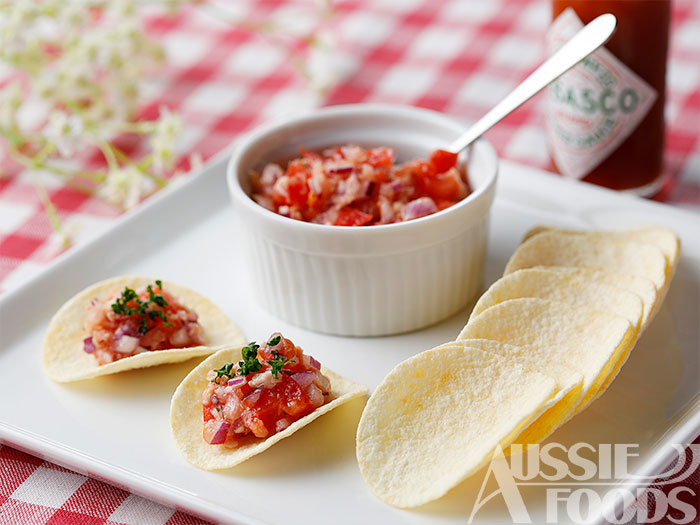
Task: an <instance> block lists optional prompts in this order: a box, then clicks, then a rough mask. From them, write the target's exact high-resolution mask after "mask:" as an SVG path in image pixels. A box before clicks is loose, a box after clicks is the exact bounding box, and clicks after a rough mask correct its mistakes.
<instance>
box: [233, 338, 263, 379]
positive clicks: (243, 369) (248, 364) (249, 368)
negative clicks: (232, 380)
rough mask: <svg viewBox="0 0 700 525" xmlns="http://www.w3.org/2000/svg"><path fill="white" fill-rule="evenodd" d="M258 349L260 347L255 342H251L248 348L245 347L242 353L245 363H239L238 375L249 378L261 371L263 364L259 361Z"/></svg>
mask: <svg viewBox="0 0 700 525" xmlns="http://www.w3.org/2000/svg"><path fill="white" fill-rule="evenodd" d="M258 348H260V345H258V344H256V343H255V341H251V342H250V343H248V345H247V346H244V347H243V349H242V351H241V355H242V356H243V361H239V362H238V366H239V369H238V373H239V374H240V375H242V376H247V375H250V374H253V373H255V372H258V371H260V369H261V368H262V363H261V362H260V361H258Z"/></svg>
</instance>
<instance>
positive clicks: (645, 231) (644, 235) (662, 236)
mask: <svg viewBox="0 0 700 525" xmlns="http://www.w3.org/2000/svg"><path fill="white" fill-rule="evenodd" d="M551 231H556V232H561V233H583V234H586V235H593V236H596V237H602V238H608V239H613V240H623V241H636V242H643V243H648V244H653V245H654V246H656V247H657V248H659V249H660V250H661V251H662V252H663V254H664V255H665V256H666V259H667V262H668V269H669V270H671V273H673V269H675V267H676V265H677V264H678V257H679V255H680V239H679V238H678V235H676V233H675V232H674V231H673V230H670V229H668V228H664V227H663V226H656V225H650V226H642V227H641V228H631V229H629V230H621V231H596V230H567V229H563V228H554V227H550V226H536V227H534V228H532V229H531V230H530V231H528V232H527V233H526V234H525V236H524V237H523V242H525V241H526V240H528V239H529V238H530V237H534V236H535V235H537V234H539V233H542V232H551Z"/></svg>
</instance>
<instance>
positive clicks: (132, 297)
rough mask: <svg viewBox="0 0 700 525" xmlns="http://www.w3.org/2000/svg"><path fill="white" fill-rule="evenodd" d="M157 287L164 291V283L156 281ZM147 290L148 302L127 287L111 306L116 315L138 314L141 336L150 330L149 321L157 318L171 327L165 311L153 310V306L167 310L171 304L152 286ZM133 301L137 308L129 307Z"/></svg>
mask: <svg viewBox="0 0 700 525" xmlns="http://www.w3.org/2000/svg"><path fill="white" fill-rule="evenodd" d="M156 286H158V288H160V289H161V290H162V286H163V282H162V281H160V280H156ZM146 289H147V290H148V301H145V302H144V301H142V300H141V299H140V298H139V296H138V294H137V293H136V292H135V291H134V290H133V289H131V288H129V287H128V286H125V287H124V290H123V291H122V295H121V297H117V300H116V301H115V302H114V303H112V305H111V306H112V311H113V312H114V313H115V314H121V315H134V314H137V315H138V316H139V334H141V335H144V334H145V333H146V332H148V330H149V329H150V327H149V326H148V320H149V319H150V320H151V321H154V320H155V319H156V318H160V319H162V320H163V324H164V325H166V326H171V324H170V323H169V322H168V318H167V317H166V315H165V312H164V311H163V310H152V309H151V305H153V304H155V305H157V306H160V307H161V308H165V307H166V306H168V304H169V303H168V301H166V300H165V297H163V296H162V295H161V294H156V293H155V292H154V291H153V288H152V287H151V285H150V284H149V285H148V287H147V288H146ZM131 301H135V302H136V306H135V307H131V306H128V303H129V302H131Z"/></svg>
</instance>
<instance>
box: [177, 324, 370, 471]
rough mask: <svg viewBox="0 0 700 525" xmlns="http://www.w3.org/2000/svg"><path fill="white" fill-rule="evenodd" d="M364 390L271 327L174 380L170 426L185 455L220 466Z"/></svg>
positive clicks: (231, 463)
mask: <svg viewBox="0 0 700 525" xmlns="http://www.w3.org/2000/svg"><path fill="white" fill-rule="evenodd" d="M366 393H367V388H366V387H364V386H362V385H359V384H357V383H353V382H352V381H349V380H348V379H345V378H343V377H341V376H339V375H337V374H335V373H334V372H332V371H331V370H328V369H327V368H325V367H323V366H321V363H319V362H318V361H317V360H316V359H314V358H313V357H312V356H310V355H308V354H305V353H304V351H303V350H302V349H301V348H300V347H298V346H296V345H295V344H294V343H293V342H292V341H290V340H289V339H287V338H285V337H283V336H282V334H280V333H274V334H272V335H271V336H270V337H269V338H268V340H267V342H266V343H264V344H263V345H258V344H256V343H255V342H251V343H249V344H248V345H246V346H244V347H242V348H241V347H227V348H225V349H222V350H220V351H219V352H217V353H216V354H214V355H212V356H210V357H208V358H207V359H205V360H204V361H202V363H200V364H199V365H198V366H197V367H196V368H195V369H194V370H192V371H191V372H190V373H189V374H188V375H187V377H185V379H184V380H183V381H182V383H180V385H179V386H178V387H177V390H176V391H175V394H174V395H173V399H172V401H171V404H170V425H171V429H172V432H173V437H174V439H175V444H176V446H177V448H178V449H179V450H180V452H181V453H182V455H183V456H184V457H185V459H186V460H187V461H189V462H190V463H191V464H193V465H194V466H195V467H197V468H201V469H204V470H218V469H227V468H231V467H233V466H235V465H238V464H239V463H241V462H243V461H245V460H247V459H249V458H251V457H252V456H255V455H257V454H260V453H261V452H263V451H265V450H267V449H268V448H270V447H271V446H272V445H274V444H275V443H277V442H278V441H280V440H281V439H284V438H286V437H288V436H290V435H291V434H293V433H294V432H296V431H297V430H299V429H300V428H302V427H304V426H306V425H308V424H309V423H311V422H312V421H313V420H314V419H316V418H317V417H319V416H321V415H323V414H325V413H326V412H328V411H330V410H332V409H334V408H335V407H337V406H339V405H341V404H343V403H346V402H348V401H350V400H351V399H353V398H356V397H360V396H363V395H364V394H366Z"/></svg>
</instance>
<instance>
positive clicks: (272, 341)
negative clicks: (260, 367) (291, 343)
mask: <svg viewBox="0 0 700 525" xmlns="http://www.w3.org/2000/svg"><path fill="white" fill-rule="evenodd" d="M281 340H282V338H281V337H280V336H279V335H276V336H275V337H273V338H272V339H270V340H269V341H268V342H267V346H277V345H278V344H280V341H281Z"/></svg>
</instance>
